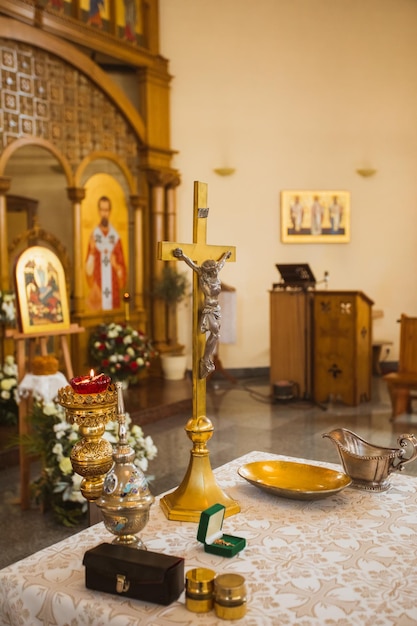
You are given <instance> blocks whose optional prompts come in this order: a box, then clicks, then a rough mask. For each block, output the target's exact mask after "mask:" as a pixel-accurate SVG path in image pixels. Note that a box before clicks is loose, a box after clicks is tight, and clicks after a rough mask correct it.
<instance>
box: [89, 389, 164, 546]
mask: <svg viewBox="0 0 417 626" xmlns="http://www.w3.org/2000/svg"><path fill="white" fill-rule="evenodd" d="M115 384H116V389H117V420H118V422H119V442H118V444H117V446H116V447H115V448H114V450H113V461H114V463H113V467H112V468H111V469H110V471H109V472H108V473H107V474H106V477H105V479H104V485H103V492H102V495H101V497H100V498H98V499H97V500H96V504H97V506H98V507H99V509H100V510H101V512H102V515H103V520H104V525H105V527H106V528H107V530H108V531H110V532H111V533H112V534H113V535H116V538H115V539H114V540H113V543H116V544H119V545H126V546H131V547H133V548H140V549H142V550H146V546H145V545H144V543H143V542H142V540H141V539H140V538H139V537H138V536H137V533H139V532H140V531H141V530H143V529H144V528H145V526H146V524H147V523H148V521H149V509H150V507H151V505H152V503H153V502H154V499H155V498H154V497H153V495H152V494H151V492H150V491H149V488H148V483H147V480H146V477H145V475H144V473H143V472H142V470H141V469H140V468H139V467H137V466H136V465H135V464H134V458H135V451H134V450H133V448H132V447H131V446H130V445H129V443H128V440H127V431H126V420H125V411H124V403H123V393H122V384H121V383H120V382H117V383H115Z"/></svg>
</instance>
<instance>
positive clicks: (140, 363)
mask: <svg viewBox="0 0 417 626" xmlns="http://www.w3.org/2000/svg"><path fill="white" fill-rule="evenodd" d="M136 363H137V364H138V365H139V367H141V366H142V365H145V361H144V360H143V358H142V357H141V356H138V358H137V359H136Z"/></svg>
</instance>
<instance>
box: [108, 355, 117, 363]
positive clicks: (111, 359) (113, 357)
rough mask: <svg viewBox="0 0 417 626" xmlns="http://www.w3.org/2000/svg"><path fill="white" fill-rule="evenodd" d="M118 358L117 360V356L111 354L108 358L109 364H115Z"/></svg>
mask: <svg viewBox="0 0 417 626" xmlns="http://www.w3.org/2000/svg"><path fill="white" fill-rule="evenodd" d="M118 358H119V357H118V355H117V354H111V355H110V356H109V361H110V363H116V362H117V361H118Z"/></svg>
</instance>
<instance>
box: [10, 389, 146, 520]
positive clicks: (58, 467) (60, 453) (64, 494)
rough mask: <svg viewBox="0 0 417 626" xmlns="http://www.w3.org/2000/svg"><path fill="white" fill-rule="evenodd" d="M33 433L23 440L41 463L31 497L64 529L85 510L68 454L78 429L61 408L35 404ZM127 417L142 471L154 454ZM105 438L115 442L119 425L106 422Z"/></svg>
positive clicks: (32, 419)
mask: <svg viewBox="0 0 417 626" xmlns="http://www.w3.org/2000/svg"><path fill="white" fill-rule="evenodd" d="M31 422H32V425H33V434H31V435H28V436H27V437H25V438H23V439H22V441H23V443H24V445H26V448H27V449H28V451H29V452H31V453H34V454H37V455H39V456H40V457H41V461H42V467H43V470H42V474H41V476H40V477H39V478H38V479H37V480H36V481H35V482H34V483H32V491H33V496H34V498H35V501H36V502H37V504H40V505H41V506H42V507H43V508H44V509H47V508H52V510H53V512H54V514H55V517H56V518H57V519H58V520H59V521H60V522H61V523H62V524H64V525H65V526H73V525H75V524H76V523H77V522H79V521H80V520H81V519H82V518H83V516H84V515H85V513H86V511H87V501H86V500H85V498H84V496H83V495H82V493H81V491H80V483H81V480H82V477H81V476H79V475H78V474H75V473H74V471H73V469H72V465H71V461H70V454H71V450H72V448H73V446H74V444H75V443H76V442H77V441H78V440H79V439H80V436H79V434H78V426H77V425H76V424H73V425H72V424H69V423H68V422H67V421H66V419H65V411H64V409H63V408H62V407H61V406H60V405H58V404H55V403H54V402H39V401H35V402H34V406H33V413H32V416H31ZM130 424H131V419H130V417H129V416H128V415H126V426H127V429H128V433H129V438H128V441H129V445H130V446H131V447H132V448H133V449H134V451H135V453H136V457H135V461H134V462H135V464H136V465H137V466H138V467H140V469H141V470H142V471H143V472H146V470H147V469H148V462H149V461H150V460H152V459H154V458H155V457H156V455H157V452H158V451H157V448H156V446H155V445H154V443H153V441H152V438H151V437H149V436H148V437H145V436H144V434H143V431H142V429H141V427H140V426H137V425H133V426H132V427H131V428H130V430H129V427H130ZM104 437H105V438H106V439H108V441H110V442H111V443H117V441H118V424H117V422H109V423H108V424H107V425H106V431H105V434H104Z"/></svg>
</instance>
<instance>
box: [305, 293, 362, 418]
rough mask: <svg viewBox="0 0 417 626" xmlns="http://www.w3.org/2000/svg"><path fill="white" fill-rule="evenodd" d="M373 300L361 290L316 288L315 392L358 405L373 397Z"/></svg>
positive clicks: (318, 398) (317, 396)
mask: <svg viewBox="0 0 417 626" xmlns="http://www.w3.org/2000/svg"><path fill="white" fill-rule="evenodd" d="M372 304H373V303H372V301H371V300H370V299H369V298H368V297H367V296H365V294H363V293H362V292H360V291H316V292H315V294H314V304H313V319H314V324H313V395H314V400H315V401H316V402H327V401H328V400H330V399H333V400H335V401H340V402H344V403H345V404H348V405H354V406H355V405H357V404H359V403H361V402H367V401H369V400H370V399H371V383H372Z"/></svg>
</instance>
